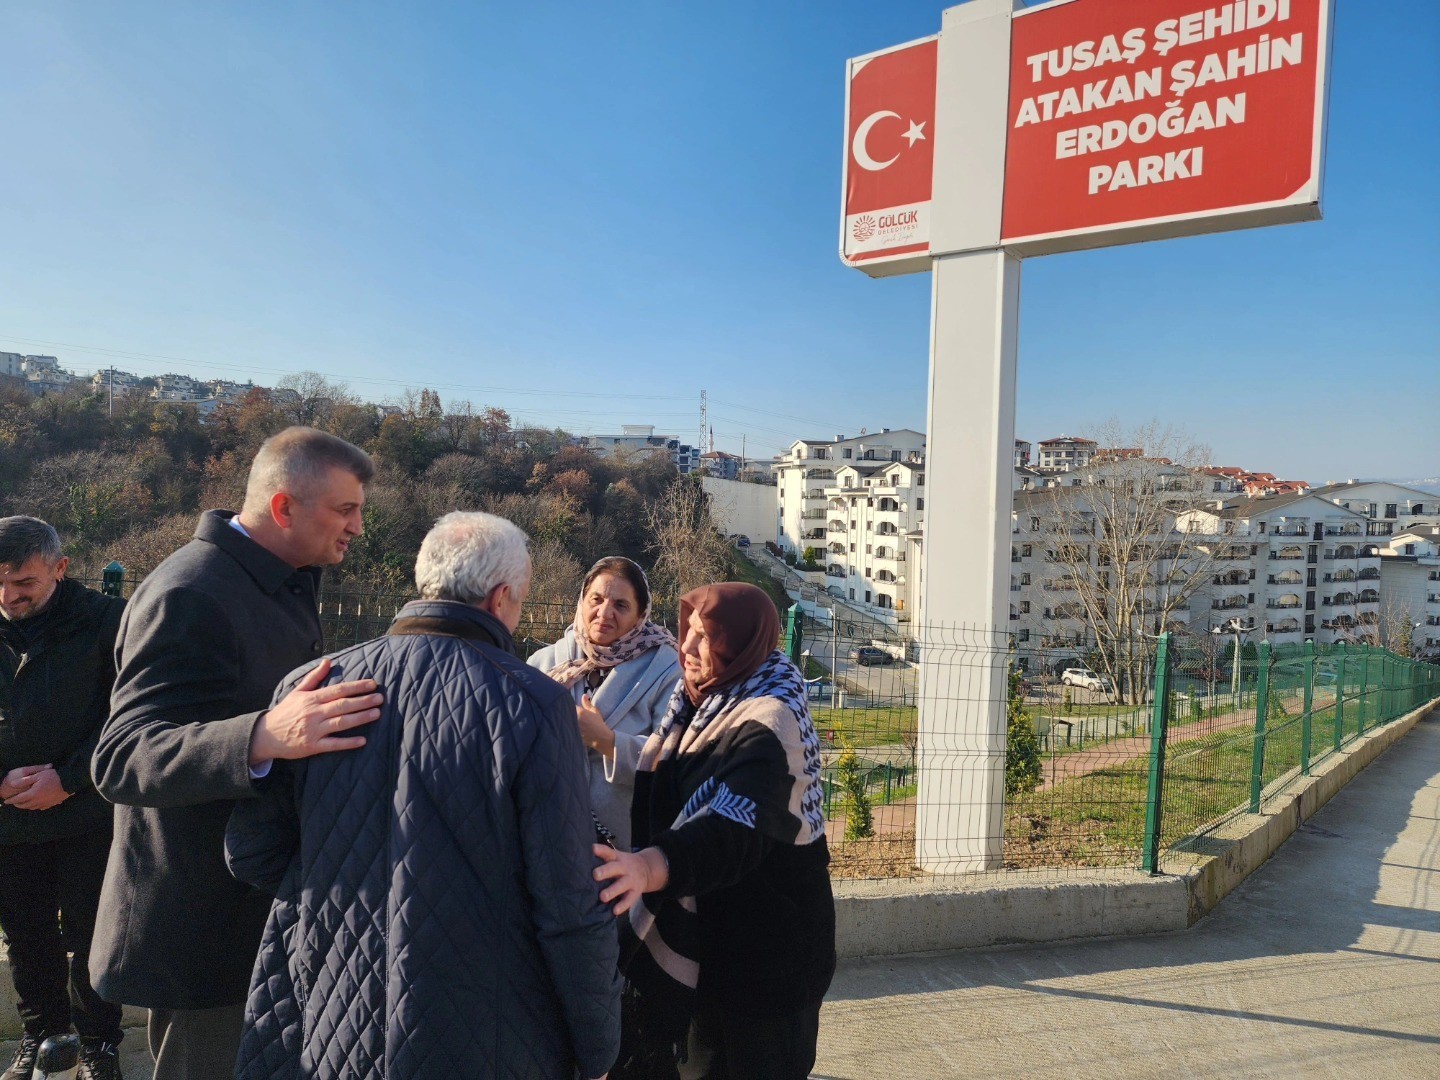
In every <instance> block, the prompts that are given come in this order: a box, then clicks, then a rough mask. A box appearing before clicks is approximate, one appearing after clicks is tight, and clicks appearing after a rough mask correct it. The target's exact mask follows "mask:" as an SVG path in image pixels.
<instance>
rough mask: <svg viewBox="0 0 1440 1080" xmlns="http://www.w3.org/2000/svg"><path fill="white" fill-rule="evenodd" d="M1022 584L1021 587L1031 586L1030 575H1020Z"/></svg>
mask: <svg viewBox="0 0 1440 1080" xmlns="http://www.w3.org/2000/svg"><path fill="white" fill-rule="evenodd" d="M1020 584H1021V585H1029V584H1030V575H1029V574H1021V575H1020Z"/></svg>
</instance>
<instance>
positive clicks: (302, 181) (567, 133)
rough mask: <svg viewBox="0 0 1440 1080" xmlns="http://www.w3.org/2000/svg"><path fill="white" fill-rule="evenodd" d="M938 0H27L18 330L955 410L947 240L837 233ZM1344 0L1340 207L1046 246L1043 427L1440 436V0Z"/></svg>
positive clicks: (10, 88)
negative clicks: (899, 274)
mask: <svg viewBox="0 0 1440 1080" xmlns="http://www.w3.org/2000/svg"><path fill="white" fill-rule="evenodd" d="M1082 2H1083V0H1082ZM1199 6H1203V5H1201V4H1198V2H1197V7H1199ZM942 8H943V5H941V4H935V3H912V2H907V0H886V2H883V3H882V2H871V3H860V2H854V0H831V2H827V3H818V2H799V0H794V2H784V3H774V2H764V3H762V2H759V0H747V2H732V3H729V4H723V5H721V4H713V5H705V6H703V7H702V6H697V5H689V4H677V3H673V2H670V3H625V2H617V3H612V4H580V3H565V4H560V3H536V4H525V5H520V4H507V3H500V2H498V0H497V2H492V3H462V4H441V3H435V2H427V3H416V4H410V5H395V4H380V3H370V2H356V3H340V2H338V0H337V2H329V3H310V4H303V5H295V4H289V3H283V4H282V3H275V2H264V0H252V2H248V3H246V4H202V3H189V4H176V3H169V2H166V3H155V2H149V0H132V2H130V3H124V4H121V3H77V2H64V0H52V2H41V0H10V2H7V3H6V4H4V5H3V6H0V40H4V41H5V42H6V44H7V55H9V56H10V57H11V58H12V62H11V63H10V64H9V65H7V75H6V86H5V91H4V93H3V95H0V139H3V146H4V148H5V150H4V159H5V168H4V169H3V170H0V214H3V217H0V220H3V222H4V233H5V238H6V245H5V246H6V248H7V251H6V258H5V259H3V260H0V349H4V350H11V351H21V352H49V353H54V354H56V355H58V356H60V357H61V359H62V361H64V362H65V363H66V364H67V365H68V366H70V367H72V368H73V369H77V370H93V369H95V368H100V367H106V366H109V365H110V364H111V363H112V362H113V363H114V364H115V365H116V366H118V367H121V368H126V369H128V370H132V371H137V372H141V373H147V374H148V373H157V372H161V371H167V370H177V371H185V372H189V373H192V374H197V375H199V374H204V375H212V374H213V375H219V376H226V377H232V378H241V379H243V378H247V377H249V378H254V379H255V381H257V382H260V383H266V382H271V381H273V380H274V379H275V378H277V377H278V376H279V375H280V374H282V373H284V372H288V371H296V370H300V369H311V370H316V371H320V372H323V373H326V374H328V375H333V376H336V377H339V378H343V379H345V380H347V381H349V382H350V384H351V385H352V387H353V388H354V389H355V390H357V391H358V392H360V393H362V394H363V395H365V396H367V397H371V398H374V399H377V400H379V399H385V398H393V397H397V396H398V395H399V394H400V393H402V392H403V390H404V389H405V388H406V387H415V388H418V387H421V386H430V387H434V388H437V389H439V390H440V392H441V394H442V397H445V398H447V399H458V398H468V399H469V400H471V401H473V402H474V403H475V404H476V405H477V406H480V405H499V406H502V407H504V408H507V409H509V410H510V411H511V412H512V413H513V414H515V415H516V416H517V417H518V418H520V419H522V420H525V421H529V422H535V423H542V424H546V425H550V426H563V427H565V428H567V429H569V430H572V431H576V432H586V431H599V432H603V431H606V430H613V429H615V428H617V427H618V426H619V425H620V424H621V423H654V424H656V425H657V426H658V427H660V428H661V429H664V430H668V431H676V432H680V433H681V434H682V435H686V436H688V435H691V434H692V433H697V432H698V427H699V398H700V391H701V390H702V389H704V390H707V391H708V393H709V398H710V413H711V418H712V423H713V426H714V430H715V436H716V445H717V447H718V448H720V449H726V450H734V451H738V450H740V448H741V439H742V435H743V436H744V437H745V446H746V449H748V450H749V451H750V452H752V453H755V452H757V451H758V452H762V453H765V452H773V451H774V450H776V449H778V448H779V447H781V446H783V445H784V444H786V443H788V442H789V441H790V440H791V439H792V438H795V437H800V436H809V437H828V436H833V435H834V434H837V433H840V432H845V433H846V434H855V433H857V432H858V431H859V429H860V428H861V427H868V428H870V429H871V430H874V429H876V428H879V427H882V426H888V427H907V426H908V427H917V428H919V427H922V426H923V423H924V417H925V386H926V369H927V363H928V359H927V356H928V323H929V304H930V294H929V280H928V275H923V274H921V275H912V276H909V277H904V278H898V279H890V280H884V281H872V280H870V279H868V278H866V277H865V276H864V275H862V274H860V273H858V272H856V271H853V270H848V269H845V268H844V267H842V266H841V265H840V262H839V261H838V259H837V257H836V254H835V248H836V234H837V230H838V220H837V218H838V213H839V184H840V167H841V156H842V150H843V147H842V142H843V134H842V120H843V118H842V107H843V96H844V63H845V60H846V59H847V58H848V57H850V56H855V55H860V54H862V53H866V52H871V51H874V50H876V49H880V48H884V47H887V46H890V45H894V44H898V43H900V42H903V41H906V40H909V39H912V38H915V37H920V36H923V35H926V34H930V33H933V32H935V31H936V30H937V29H938V28H939V23H940V12H941V10H942ZM1337 8H1338V9H1339V10H1338V11H1337V13H1336V24H1335V38H1334V52H1333V69H1332V88H1331V98H1330V122H1329V151H1328V160H1327V171H1326V191H1325V220H1324V221H1322V222H1319V223H1308V224H1303V225H1291V226H1283V227H1278V228H1270V229H1262V230H1254V231H1250V232H1240V233H1229V234H1223V235H1217V236H1209V237H1200V238H1191V239H1184V240H1171V241H1165V242H1161V243H1152V244H1144V245H1134V246H1129V247H1123V248H1113V249H1109V250H1105V251H1097V252H1080V253H1075V254H1069V255H1060V256H1051V257H1047V258H1040V259H1032V260H1028V261H1027V262H1026V263H1025V267H1024V272H1023V278H1024V281H1023V300H1022V312H1023V314H1022V330H1021V339H1020V392H1019V416H1018V426H1017V430H1018V432H1019V434H1020V435H1021V436H1022V437H1025V438H1029V439H1032V440H1038V439H1041V438H1046V437H1050V436H1055V435H1059V434H1061V433H1062V432H1064V433H1069V434H1075V433H1079V432H1083V431H1084V430H1086V429H1087V427H1090V426H1092V425H1095V424H1099V423H1101V422H1103V421H1105V420H1106V419H1107V418H1109V417H1111V416H1119V417H1121V418H1122V420H1128V419H1134V420H1135V421H1147V420H1150V419H1152V418H1155V419H1159V420H1161V421H1163V422H1166V423H1170V424H1173V425H1176V426H1178V427H1180V428H1183V429H1185V430H1187V431H1189V432H1190V433H1192V434H1193V435H1195V436H1196V437H1198V438H1200V439H1201V440H1202V441H1205V442H1207V443H1209V444H1210V445H1211V446H1212V448H1213V450H1214V457H1215V459H1216V460H1217V461H1218V462H1221V463H1225V464H1237V465H1244V466H1247V467H1250V468H1256V469H1268V470H1271V471H1273V472H1276V473H1279V474H1282V475H1284V476H1287V477H1293V478H1298V479H1306V480H1310V481H1312V482H1316V483H1318V482H1322V481H1325V480H1328V479H1336V478H1343V477H1347V476H1389V477H1396V478H1408V477H1421V476H1433V475H1436V474H1437V473H1440V315H1437V312H1440V270H1437V261H1436V257H1437V249H1440V244H1437V241H1440V211H1437V208H1436V195H1437V189H1440V185H1437V181H1436V178H1437V175H1440V121H1437V115H1436V107H1435V105H1436V102H1440V59H1437V58H1440V4H1437V3H1435V2H1434V0H1393V2H1387V3H1384V4H1377V3H1368V2H1366V3H1362V2H1359V0H1339V2H1338V3H1337Z"/></svg>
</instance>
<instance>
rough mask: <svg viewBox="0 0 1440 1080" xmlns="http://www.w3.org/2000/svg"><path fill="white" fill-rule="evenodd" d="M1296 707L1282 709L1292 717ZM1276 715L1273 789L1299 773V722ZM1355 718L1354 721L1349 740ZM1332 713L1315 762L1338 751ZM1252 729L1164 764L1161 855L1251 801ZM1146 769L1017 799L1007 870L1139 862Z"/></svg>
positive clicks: (1136, 762) (1144, 764) (1134, 761)
mask: <svg viewBox="0 0 1440 1080" xmlns="http://www.w3.org/2000/svg"><path fill="white" fill-rule="evenodd" d="M1294 704H1295V703H1294V702H1292V701H1288V700H1287V701H1285V702H1283V706H1284V708H1286V709H1289V708H1292V707H1293V706H1294ZM1294 713H1295V715H1289V716H1282V715H1280V710H1277V709H1272V710H1271V720H1270V724H1269V726H1268V728H1267V731H1266V735H1265V761H1264V766H1263V768H1262V770H1261V783H1262V786H1263V785H1269V784H1271V783H1273V782H1274V781H1275V780H1277V779H1279V778H1280V777H1282V776H1283V775H1284V774H1285V773H1287V772H1289V771H1290V770H1292V769H1295V768H1296V767H1298V765H1299V764H1300V751H1301V740H1302V736H1303V731H1304V725H1303V720H1302V717H1301V715H1299V714H1300V710H1299V709H1298V708H1294ZM1354 722H1355V718H1354V717H1353V716H1352V715H1349V714H1348V710H1347V716H1346V721H1345V726H1346V732H1347V734H1353V733H1354V726H1353V724H1354ZM1334 724H1335V719H1334V710H1333V708H1328V707H1327V708H1323V709H1319V710H1317V711H1316V712H1315V713H1314V714H1313V717H1312V719H1311V761H1312V762H1315V761H1319V760H1320V759H1321V758H1322V757H1324V756H1325V754H1326V753H1327V752H1329V750H1330V749H1331V748H1333V746H1334V731H1335V729H1334ZM1254 749H1255V740H1254V728H1253V727H1252V726H1249V725H1246V726H1244V727H1238V728H1230V729H1227V730H1223V731H1218V732H1215V733H1214V734H1211V735H1206V736H1203V737H1201V738H1197V739H1192V740H1188V741H1186V742H1183V743H1179V744H1176V745H1174V746H1172V747H1171V748H1170V749H1169V751H1168V752H1167V754H1166V761H1165V789H1164V799H1165V806H1164V813H1163V816H1162V819H1161V846H1162V848H1163V847H1170V846H1173V845H1174V844H1175V843H1176V842H1177V841H1179V840H1181V839H1183V838H1184V837H1186V836H1189V835H1190V834H1192V833H1195V832H1197V831H1199V830H1200V829H1203V828H1205V827H1206V826H1208V825H1210V824H1211V823H1213V822H1215V821H1216V820H1218V819H1220V818H1222V817H1224V816H1225V815H1227V814H1229V813H1231V812H1233V811H1235V810H1237V809H1239V808H1241V807H1243V806H1245V805H1247V804H1248V803H1249V800H1250V773H1251V770H1252V768H1253V763H1254ZM1148 769H1149V759H1148V757H1147V756H1145V755H1139V756H1136V757H1133V758H1130V759H1129V760H1126V761H1123V762H1117V763H1116V764H1115V765H1113V766H1110V767H1107V768H1104V769H1100V770H1098V771H1096V772H1093V773H1089V774H1087V775H1085V776H1080V777H1076V778H1074V779H1071V780H1063V781H1061V782H1060V783H1058V784H1056V785H1055V786H1054V787H1053V788H1051V789H1049V790H1046V791H1036V792H1029V793H1026V794H1023V795H1017V796H1015V797H1013V798H1012V799H1011V800H1010V804H1009V806H1008V807H1007V816H1006V835H1005V843H1006V860H1007V862H1012V860H1013V864H1014V865H1018V866H1036V865H1053V864H1054V861H1056V860H1058V861H1059V862H1063V863H1065V864H1068V865H1087V864H1088V865H1114V864H1125V865H1128V864H1132V863H1136V862H1138V859H1139V857H1140V848H1141V845H1142V843H1143V841H1144V836H1145V795H1146V782H1147V772H1148Z"/></svg>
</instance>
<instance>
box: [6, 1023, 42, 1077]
mask: <svg viewBox="0 0 1440 1080" xmlns="http://www.w3.org/2000/svg"><path fill="white" fill-rule="evenodd" d="M40 1042H41V1039H40V1037H39V1036H38V1035H31V1034H30V1033H29V1032H28V1031H27V1032H25V1034H23V1035H21V1036H20V1048H19V1049H18V1050H16V1051H15V1060H14V1061H12V1062H11V1063H10V1067H9V1068H8V1069H6V1070H5V1072H4V1073H3V1074H0V1080H30V1074H31V1073H33V1072H34V1071H35V1058H36V1057H37V1056H38V1055H39V1053H40Z"/></svg>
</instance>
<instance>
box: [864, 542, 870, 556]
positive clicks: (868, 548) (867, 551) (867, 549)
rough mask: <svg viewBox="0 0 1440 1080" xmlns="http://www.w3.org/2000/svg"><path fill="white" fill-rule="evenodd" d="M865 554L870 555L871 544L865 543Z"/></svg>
mask: <svg viewBox="0 0 1440 1080" xmlns="http://www.w3.org/2000/svg"><path fill="white" fill-rule="evenodd" d="M865 554H866V555H869V554H870V545H869V544H866V545H865Z"/></svg>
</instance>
